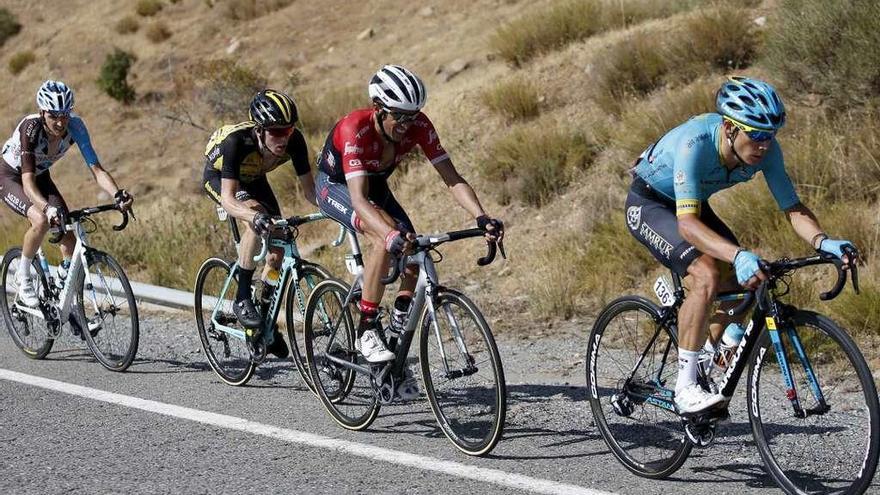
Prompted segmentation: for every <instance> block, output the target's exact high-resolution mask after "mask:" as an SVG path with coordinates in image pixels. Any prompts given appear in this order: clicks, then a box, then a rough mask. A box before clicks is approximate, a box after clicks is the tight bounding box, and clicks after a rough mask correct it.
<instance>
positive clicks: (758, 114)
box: [715, 76, 785, 132]
mask: <svg viewBox="0 0 880 495" xmlns="http://www.w3.org/2000/svg"><path fill="white" fill-rule="evenodd" d="M715 108H716V110H718V113H720V114H721V115H723V116H725V117H727V118H728V119H730V120H733V121H734V122H735V123H739V124H742V125H743V126H745V127H746V128H749V130H752V129H754V130H760V131H767V132H776V131H778V130H779V129H781V128H782V127H783V126H784V125H785V105H783V104H782V99H780V98H779V95H778V94H776V89H775V88H774V87H773V86H771V85H769V84H767V83H765V82H764V81H759V80H757V79H750V78H748V77H742V76H732V77H729V78H728V79H727V81H725V82H724V84H722V85H721V88H719V89H718V93H716V95H715Z"/></svg>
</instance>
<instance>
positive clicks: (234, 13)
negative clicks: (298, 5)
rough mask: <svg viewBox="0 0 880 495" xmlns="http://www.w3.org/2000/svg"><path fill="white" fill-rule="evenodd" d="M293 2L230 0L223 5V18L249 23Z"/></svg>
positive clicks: (284, 0) (288, 0)
mask: <svg viewBox="0 0 880 495" xmlns="http://www.w3.org/2000/svg"><path fill="white" fill-rule="evenodd" d="M291 2H293V0H228V1H226V2H224V3H223V10H222V13H223V16H224V17H226V18H227V19H231V20H233V21H249V20H251V19H256V18H257V17H260V16H263V15H266V14H268V13H270V12H274V11H276V10H278V9H282V8H284V7H287V6H288V5H290V4H291Z"/></svg>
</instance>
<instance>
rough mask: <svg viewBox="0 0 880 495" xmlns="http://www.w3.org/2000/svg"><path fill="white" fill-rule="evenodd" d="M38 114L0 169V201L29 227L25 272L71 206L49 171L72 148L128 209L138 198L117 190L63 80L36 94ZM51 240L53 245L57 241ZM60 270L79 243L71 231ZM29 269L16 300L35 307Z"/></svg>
mask: <svg viewBox="0 0 880 495" xmlns="http://www.w3.org/2000/svg"><path fill="white" fill-rule="evenodd" d="M37 107H39V109H40V112H39V113H36V114H32V115H28V116H26V117H25V118H24V119H22V121H21V122H20V123H19V124H18V126H16V128H15V132H13V134H12V137H10V138H9V140H7V141H6V143H5V144H4V145H3V151H2V156H3V160H2V161H3V164H0V196H2V197H3V201H4V202H5V203H6V205H7V206H9V208H11V209H12V210H13V211H14V212H16V213H18V214H19V215H21V216H23V217H26V218H27V219H28V220H29V221H30V223H31V227H30V229H28V230H27V232H25V234H24V241H22V246H21V264H20V265H19V266H21V267H29V266H31V262H32V261H33V258H34V256H35V255H36V253H37V249H39V247H40V244H41V243H42V242H43V238H44V237H45V236H46V233H48V232H49V228H50V227H52V226H60V225H63V224H64V217H65V215H66V214H67V204H66V203H65V202H64V198H62V197H61V193H60V192H59V191H58V188H57V187H56V186H55V183H54V182H52V177H51V176H50V175H49V167H51V166H52V164H54V163H55V162H57V161H58V160H59V159H61V157H62V156H64V154H65V153H66V152H67V150H69V149H70V148H71V147H72V146H73V145H74V144H76V145H77V147H78V148H79V151H80V154H82V157H83V160H85V162H86V165H87V166H88V167H89V170H90V171H91V172H92V176H93V177H94V178H95V181H96V182H97V183H98V185H99V186H101V189H103V190H104V191H106V192H107V194H109V195H110V196H112V197H114V198H115V200H116V203H117V204H118V205H119V206H120V207H122V208H124V209H127V208H129V207H130V206H131V204H132V202H133V201H134V198H133V197H132V196H131V194H129V193H128V192H126V191H125V190H124V189H120V188H119V186H117V185H116V181H115V180H113V177H112V176H111V175H110V173H109V172H107V171H106V170H104V167H102V166H101V163H100V162H99V161H98V155H97V154H96V153H95V150H94V148H92V143H91V141H90V139H89V132H88V130H87V129H86V125H85V124H84V123H83V121H82V119H81V118H80V117H79V116H78V115H76V114H75V113H72V112H71V109H72V108H73V91H72V90H71V89H70V88H69V87H67V85H66V84H64V83H63V82H61V81H52V80H49V81H46V82H44V83H43V84H42V85H41V86H40V88H39V89H38V90H37ZM58 241H59V238H57V237H56V238H52V239H50V242H58ZM60 242H61V255H62V256H63V258H64V260H63V261H62V266H63V267H66V266H68V265H69V264H70V257H71V256H72V255H73V248H74V245H75V243H76V239H75V238H74V236H73V233H71V232H67V233H65V234H63V236H61V237H60ZM26 275H28V270H19V271H18V286H19V288H18V300H19V301H20V302H21V303H22V304H25V305H27V306H36V305H37V303H38V302H39V299H38V298H37V293H36V288H35V287H34V280H33V279H32V278H31V277H29V276H26Z"/></svg>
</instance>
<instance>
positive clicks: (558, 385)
mask: <svg viewBox="0 0 880 495" xmlns="http://www.w3.org/2000/svg"><path fill="white" fill-rule="evenodd" d="M586 331H587V330H586V329H584V330H583V332H586ZM584 335H585V334H583V335H579V334H578V333H573V332H562V334H560V335H553V336H542V337H540V338H535V339H516V340H514V339H508V338H500V339H499V347H500V350H501V355H502V360H503V361H504V365H505V371H506V373H507V376H508V394H509V398H508V403H509V404H508V409H509V410H508V414H507V424H506V429H505V435H504V438H503V439H502V440H501V442H500V443H499V444H498V446H497V447H496V448H495V450H494V451H493V452H492V453H491V455H490V456H488V457H486V458H470V457H467V456H465V455H463V454H461V453H459V452H458V451H457V450H456V449H455V448H454V447H453V446H452V445H451V444H450V443H449V441H448V440H447V439H446V438H445V437H444V436H443V434H442V433H441V432H440V430H439V429H438V428H437V427H436V423H435V421H434V418H433V416H432V414H431V411H430V407H429V405H428V403H427V401H426V400H425V399H421V400H418V401H415V402H413V403H410V404H404V405H392V406H385V407H383V408H382V410H381V412H380V415H379V418H378V419H377V420H376V421H375V423H373V425H372V427H371V428H370V429H369V430H368V431H365V432H349V431H346V430H343V429H341V428H340V427H339V426H337V425H336V424H335V423H334V422H333V421H332V420H331V419H330V417H329V416H328V415H327V413H326V412H325V411H324V409H323V408H322V406H321V404H320V403H319V402H318V400H317V399H316V398H314V397H313V396H312V395H311V394H310V392H309V391H308V390H307V389H306V388H305V387H304V385H303V383H302V381H301V379H300V378H299V376H298V375H297V374H296V372H295V370H294V369H293V366H292V364H291V363H287V362H280V361H274V362H269V363H266V364H263V365H262V366H261V367H260V368H259V369H258V370H257V375H256V376H255V377H254V378H253V379H252V380H251V382H250V384H249V385H248V386H245V387H238V388H236V387H230V386H227V385H225V384H223V383H222V382H220V380H219V379H218V378H217V377H216V376H215V375H214V373H213V372H212V371H211V370H210V368H209V367H208V365H207V363H206V362H205V360H204V359H203V355H202V353H201V349H200V344H199V340H198V336H197V334H196V331H195V328H194V325H193V323H192V318H191V316H190V315H188V314H186V313H162V312H144V313H143V314H142V323H141V345H140V350H139V352H138V359H137V360H136V361H135V363H134V365H133V366H132V367H131V368H130V370H129V371H128V372H126V373H122V374H119V373H111V372H108V371H105V370H104V369H103V368H102V367H101V366H100V365H99V364H97V363H96V362H95V361H94V360H93V359H92V357H91V355H90V354H89V352H88V349H87V348H86V347H85V345H84V344H83V343H80V342H79V341H78V340H73V339H72V338H71V337H69V336H65V337H64V339H63V340H62V341H61V342H58V343H56V346H55V348H54V349H53V352H52V353H51V354H49V356H48V358H47V359H46V360H42V361H32V360H29V359H27V358H26V357H25V356H24V355H23V354H22V353H21V352H20V351H19V350H18V349H17V348H15V346H14V344H13V343H12V340H11V339H10V338H9V336H8V334H7V333H6V331H5V328H4V329H3V331H2V334H0V363H2V364H0V493H10V494H24V493H40V494H44V493H90V494H91V493H212V494H215V493H216V494H219V493H235V494H241V493H281V492H286V493H291V492H294V493H298V492H303V493H377V492H383V493H404V492H406V493H444V494H454V493H517V492H522V493H577V492H578V491H580V492H581V493H602V492H613V493H638V494H640V495H648V494H661V493H662V494H670V493H688V494H699V493H712V494H723V493H778V489H777V488H776V487H775V485H774V483H773V481H772V479H770V478H769V477H768V476H767V475H766V474H765V473H764V471H763V470H762V467H761V461H760V459H759V457H758V454H757V451H756V450H755V447H754V444H753V441H752V439H751V435H750V430H749V427H748V423H747V421H746V413H745V411H744V410H743V409H742V408H741V407H740V408H734V410H732V422H731V423H730V424H728V425H725V426H723V430H722V431H721V433H720V434H721V438H720V439H719V440H718V441H717V442H716V444H715V445H714V446H712V447H711V448H710V449H705V450H695V451H694V453H693V454H692V456H691V458H690V459H689V460H688V461H687V463H686V464H685V465H684V466H683V467H682V468H681V470H679V471H678V472H677V473H676V474H675V475H674V476H673V477H672V479H669V480H665V481H654V480H647V479H641V478H638V477H636V476H634V475H632V474H630V473H629V472H628V471H627V470H626V469H624V468H623V467H622V466H620V465H619V464H618V463H617V461H616V460H615V459H614V458H613V457H612V456H611V454H610V453H609V452H608V449H607V447H606V446H605V443H604V442H603V441H602V439H601V438H600V437H599V436H598V433H597V431H596V430H595V428H594V427H593V425H592V417H591V414H590V412H589V404H588V403H587V402H586V400H585V398H586V396H585V394H586V392H585V387H584V386H583V385H584V378H583V373H584V371H583V366H584V364H583V349H584V346H585V342H584V339H585V336H584ZM875 487H876V488H877V490H878V491H880V485H877V484H876V483H875Z"/></svg>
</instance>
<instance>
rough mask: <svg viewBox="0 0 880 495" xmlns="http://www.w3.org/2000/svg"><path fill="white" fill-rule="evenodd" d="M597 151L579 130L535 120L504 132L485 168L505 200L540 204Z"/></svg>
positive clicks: (584, 167)
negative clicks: (564, 128) (530, 123)
mask: <svg viewBox="0 0 880 495" xmlns="http://www.w3.org/2000/svg"><path fill="white" fill-rule="evenodd" d="M596 153H597V147H596V145H595V144H593V143H591V142H590V141H588V140H587V138H586V137H584V135H582V134H579V133H578V132H576V131H569V130H563V129H560V128H557V127H555V126H551V125H548V124H547V123H541V122H535V123H534V124H532V125H529V126H526V127H518V128H515V129H513V130H512V131H510V132H508V133H506V134H503V135H501V136H500V137H499V138H498V139H497V140H496V141H495V142H494V143H492V144H491V145H490V146H489V150H488V153H487V156H486V159H485V164H484V166H483V168H482V173H483V175H484V176H485V177H486V178H487V179H488V180H489V181H490V182H492V183H493V184H494V185H493V189H494V190H496V191H498V195H499V197H498V200H499V201H500V202H502V203H509V202H511V201H522V202H523V203H527V204H529V205H533V206H539V205H541V204H543V203H544V202H546V201H547V200H548V199H550V198H551V197H552V196H553V195H555V194H557V193H559V192H560V191H561V190H562V189H563V188H565V187H566V186H567V185H568V183H569V182H570V181H571V180H572V179H573V178H574V176H575V175H576V173H577V172H578V171H581V170H584V169H586V167H587V166H588V165H589V164H590V163H591V162H592V160H593V158H594V157H595V155H596Z"/></svg>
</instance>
